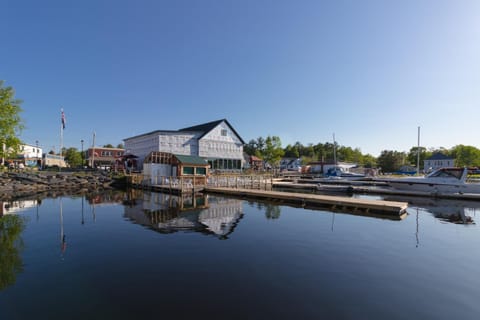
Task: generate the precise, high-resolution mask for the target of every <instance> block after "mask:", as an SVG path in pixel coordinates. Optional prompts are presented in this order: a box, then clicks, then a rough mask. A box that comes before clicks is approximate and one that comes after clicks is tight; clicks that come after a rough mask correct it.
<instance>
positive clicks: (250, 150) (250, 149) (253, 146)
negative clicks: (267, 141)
mask: <svg viewBox="0 0 480 320" xmlns="http://www.w3.org/2000/svg"><path fill="white" fill-rule="evenodd" d="M243 151H244V152H245V153H246V154H248V155H249V156H253V155H255V153H256V151H257V141H256V140H255V139H251V140H250V141H249V142H248V143H247V144H246V145H245V146H244V147H243Z"/></svg>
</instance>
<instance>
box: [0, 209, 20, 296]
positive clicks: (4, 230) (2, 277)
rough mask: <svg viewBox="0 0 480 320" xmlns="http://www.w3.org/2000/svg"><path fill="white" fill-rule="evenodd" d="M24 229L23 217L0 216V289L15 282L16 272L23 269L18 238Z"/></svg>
mask: <svg viewBox="0 0 480 320" xmlns="http://www.w3.org/2000/svg"><path fill="white" fill-rule="evenodd" d="M24 229H25V219H24V218H23V217H21V216H17V215H6V216H3V217H0V290H2V289H4V288H6V287H7V286H9V285H12V284H14V283H15V277H16V274H17V273H19V272H21V271H23V265H22V259H21V258H20V252H21V251H22V250H23V241H22V238H20V235H21V234H22V232H23V230H24Z"/></svg>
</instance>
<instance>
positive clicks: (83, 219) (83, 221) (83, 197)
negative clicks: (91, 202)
mask: <svg viewBox="0 0 480 320" xmlns="http://www.w3.org/2000/svg"><path fill="white" fill-rule="evenodd" d="M84 199H85V196H82V224H85V218H84V216H83V202H84Z"/></svg>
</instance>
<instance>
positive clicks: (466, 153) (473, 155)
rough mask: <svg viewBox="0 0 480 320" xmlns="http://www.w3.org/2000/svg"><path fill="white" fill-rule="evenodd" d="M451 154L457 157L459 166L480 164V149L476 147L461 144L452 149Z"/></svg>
mask: <svg viewBox="0 0 480 320" xmlns="http://www.w3.org/2000/svg"><path fill="white" fill-rule="evenodd" d="M449 154H450V156H451V157H452V158H455V162H456V163H455V165H456V166H458V167H478V166H480V150H479V149H477V148H475V147H472V146H464V145H463V144H459V145H457V146H455V147H453V148H452V149H450V152H449Z"/></svg>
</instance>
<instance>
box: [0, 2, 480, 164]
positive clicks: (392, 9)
mask: <svg viewBox="0 0 480 320" xmlns="http://www.w3.org/2000/svg"><path fill="white" fill-rule="evenodd" d="M0 12H1V13H2V14H1V16H2V18H1V19H0V30H1V35H2V36H1V40H0V79H1V80H4V81H5V84H4V85H5V86H12V87H13V88H14V89H15V92H16V98H18V99H21V100H23V103H22V105H21V106H22V108H23V112H22V114H21V116H22V118H23V120H24V122H25V129H24V130H23V132H22V134H21V138H22V139H23V141H24V142H25V143H28V144H33V145H34V144H35V142H36V141H38V143H39V145H40V146H41V147H42V148H43V149H44V151H49V150H52V149H54V148H56V150H57V151H58V150H59V147H60V144H61V138H60V136H61V134H60V132H61V130H60V126H61V120H60V119H61V113H60V110H61V108H63V109H64V112H65V117H66V128H65V130H64V131H63V146H65V147H75V148H78V149H79V150H80V148H81V140H84V148H85V149H86V148H87V147H90V146H91V145H92V143H93V132H95V136H96V140H95V145H96V146H102V145H105V144H112V145H115V146H116V145H117V144H119V143H122V142H123V139H125V138H128V137H132V136H135V135H138V134H142V133H146V132H150V131H154V130H177V129H180V128H183V127H189V126H193V125H197V124H201V123H205V122H210V121H214V120H219V119H224V118H225V119H227V120H228V121H229V122H230V123H231V124H232V126H233V127H234V128H235V130H236V131H237V132H238V133H239V134H240V136H241V137H242V138H243V140H244V141H245V142H248V141H250V140H251V139H256V138H258V137H266V136H269V135H270V136H279V137H280V139H281V141H282V146H286V145H287V144H294V143H295V142H297V141H299V142H301V143H302V144H304V145H308V144H309V143H313V144H317V143H319V142H320V143H325V142H332V140H333V134H335V140H336V142H337V143H338V144H340V145H343V146H349V147H352V148H359V149H360V150H361V151H362V153H364V154H367V153H369V154H371V155H374V156H378V155H379V154H380V153H381V151H382V150H395V151H408V150H410V148H412V147H416V146H417V143H418V141H417V139H418V127H420V145H421V146H423V147H426V148H428V149H430V148H440V147H443V148H447V149H449V148H451V147H453V146H455V145H458V144H464V145H471V146H475V147H477V148H480V126H479V119H480V1H477V0H471V1H469V0H402V1H400V0H391V1H390V0H363V1H362V0H331V1H324V0H313V1H308V0H295V1H293V0H292V1H287V0H169V1H164V0H155V1H144V0H135V1H127V0H111V1H103V0H82V1H65V0H43V1H36V0H31V1H27V0H0Z"/></svg>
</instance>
